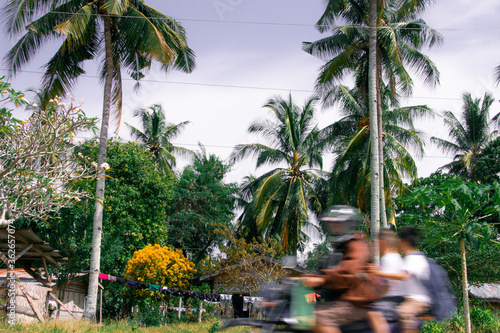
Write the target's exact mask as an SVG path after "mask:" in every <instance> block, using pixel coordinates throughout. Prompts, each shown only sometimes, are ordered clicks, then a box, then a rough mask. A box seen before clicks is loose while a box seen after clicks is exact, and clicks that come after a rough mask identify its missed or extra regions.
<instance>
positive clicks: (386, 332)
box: [368, 311, 391, 333]
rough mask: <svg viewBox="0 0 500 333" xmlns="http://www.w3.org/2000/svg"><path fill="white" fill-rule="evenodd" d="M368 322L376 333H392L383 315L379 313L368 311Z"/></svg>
mask: <svg viewBox="0 0 500 333" xmlns="http://www.w3.org/2000/svg"><path fill="white" fill-rule="evenodd" d="M368 321H369V322H370V327H371V329H372V331H373V332H375V333H391V329H390V327H389V324H388V323H387V320H385V317H384V315H383V314H382V313H380V312H378V311H368Z"/></svg>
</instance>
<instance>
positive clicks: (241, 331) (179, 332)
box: [0, 321, 257, 333]
mask: <svg viewBox="0 0 500 333" xmlns="http://www.w3.org/2000/svg"><path fill="white" fill-rule="evenodd" d="M213 326H214V321H210V322H203V323H201V324H197V323H176V324H169V325H167V326H162V327H148V328H146V327H137V325H135V324H133V323H128V322H127V321H114V322H109V323H106V324H103V325H101V326H99V325H94V324H91V323H89V322H86V321H48V322H45V323H37V324H16V325H9V324H7V323H0V332H9V333H10V332H23V333H80V332H83V333H115V332H120V333H121V332H124V333H127V332H133V333H160V332H161V333H165V332H168V333H208V332H209V331H211V328H212V327H213ZM256 331H257V330H253V329H250V328H248V327H235V328H231V329H228V330H225V331H224V332H227V333H250V332H256Z"/></svg>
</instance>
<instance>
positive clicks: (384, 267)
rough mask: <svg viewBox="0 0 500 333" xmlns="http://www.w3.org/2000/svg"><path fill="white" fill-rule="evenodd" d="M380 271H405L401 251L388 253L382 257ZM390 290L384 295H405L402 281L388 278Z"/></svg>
mask: <svg viewBox="0 0 500 333" xmlns="http://www.w3.org/2000/svg"><path fill="white" fill-rule="evenodd" d="M380 271H381V272H384V273H403V272H404V271H403V258H401V255H400V254H399V253H386V254H384V255H383V256H382V258H380ZM387 282H388V284H389V290H388V291H387V293H386V294H385V295H384V297H392V296H404V291H403V289H402V288H401V281H398V280H391V279H387Z"/></svg>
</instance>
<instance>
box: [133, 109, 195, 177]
mask: <svg viewBox="0 0 500 333" xmlns="http://www.w3.org/2000/svg"><path fill="white" fill-rule="evenodd" d="M134 117H136V118H139V119H140V120H141V126H142V128H143V131H141V130H139V129H137V128H136V127H134V126H131V125H128V124H127V125H128V126H129V128H130V131H131V132H132V136H133V137H135V138H136V139H138V140H139V141H140V142H142V143H144V144H145V145H146V146H147V148H148V150H149V151H150V152H151V153H153V155H154V158H155V163H156V165H157V166H158V168H159V169H160V170H163V171H172V167H174V166H175V162H176V161H175V156H174V154H175V153H178V154H182V155H184V156H185V155H191V154H192V152H191V151H190V150H188V149H186V148H182V147H177V146H174V145H173V144H172V143H171V142H170V141H171V140H172V139H175V138H176V137H177V136H178V135H179V134H180V132H181V131H182V130H183V129H184V127H186V125H187V124H189V121H183V122H181V123H178V124H173V123H169V122H167V121H166V119H165V111H164V110H163V108H162V106H161V104H154V105H152V106H150V107H149V108H147V109H145V108H141V109H138V110H136V111H135V113H134Z"/></svg>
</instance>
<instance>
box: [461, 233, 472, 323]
mask: <svg viewBox="0 0 500 333" xmlns="http://www.w3.org/2000/svg"><path fill="white" fill-rule="evenodd" d="M460 255H461V256H462V297H463V301H464V320H465V332H466V333H471V332H472V328H471V323H470V309H469V281H468V279H467V260H466V258H465V240H464V239H463V238H462V239H461V240H460Z"/></svg>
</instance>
